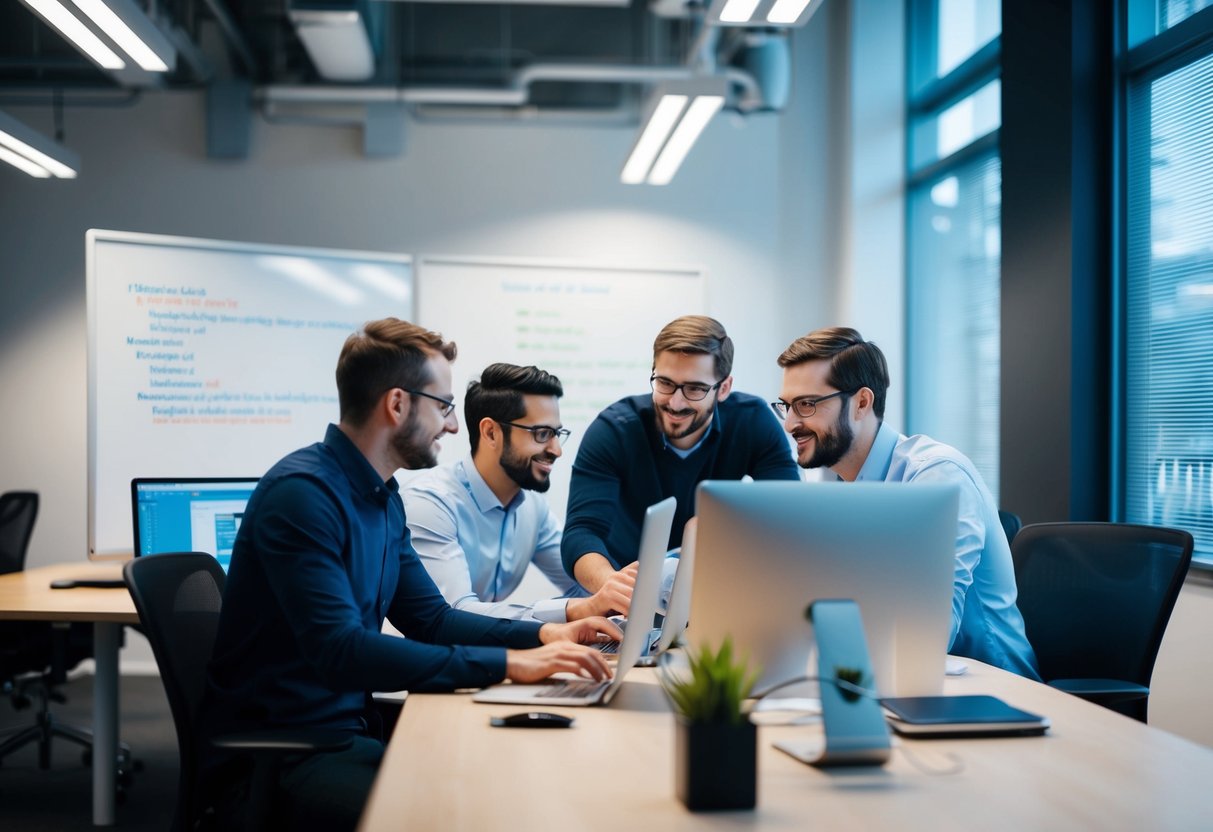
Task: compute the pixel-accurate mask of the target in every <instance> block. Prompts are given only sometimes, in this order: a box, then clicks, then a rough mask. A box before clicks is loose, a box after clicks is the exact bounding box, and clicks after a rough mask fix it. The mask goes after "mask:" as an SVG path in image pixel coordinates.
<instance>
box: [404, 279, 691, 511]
mask: <svg viewBox="0 0 1213 832" xmlns="http://www.w3.org/2000/svg"><path fill="white" fill-rule="evenodd" d="M417 281H418V283H417V302H418V312H419V314H420V316H421V322H422V323H423V324H425V325H426V326H427V327H430V328H431V329H436V330H438V331H440V332H442V333H443V335H444V336H446V337H447V338H448V339H450V340H453V341H455V342H456V344H457V345H458V347H459V355H458V357H457V358H456V360H455V364H454V368H453V369H454V392H455V398H456V400H457V401H458V403H459V413H460V419H459V422H460V425H459V429H460V434H459V435H458V436H454V437H447V438H446V439H444V440H443V445H442V452H441V454H440V456H439V460H440V462H449V461H452V460H455V459H459V458H461V457H463V456H466V455H467V454H468V452H469V445H468V440H467V436H466V433H465V431H466V430H467V429H468V428H467V426H466V425H464V424H463V396H464V392H465V391H466V390H467V384H468V381H470V380H472V379H475V378H478V377H479V375H480V371H481V370H483V369H484V368H485V367H486V366H488V365H489V364H492V363H494V362H497V361H505V362H509V363H511V364H521V365H529V364H533V365H535V366H537V367H539V368H540V369H543V370H547V371H548V372H550V373H554V374H555V375H556V376H558V377H559V378H560V381H561V383H562V384H563V386H564V397H563V398H562V399H561V401H560V415H561V419H562V421H563V422H564V425H565V427H567V428H569V429H571V430H572V431H573V435H572V436H571V437H570V438H569V440H568V441H567V442H566V443H565V447H564V456H563V458H562V459H560V460H559V461H558V462H557V463H556V466H555V467H554V468H553V471H552V487H551V489H550V491H549V492H548V494H547V499H548V503H549V504H550V505H551V507H552V510H553V511H554V512H555V513H556V514H557V516H559V517H564V510H565V503H566V502H567V500H568V483H569V476H570V472H571V469H572V466H573V459H574V457H575V456H576V454H577V448H578V444H579V442H580V440H581V437H582V436H583V435H584V433H585V429H586V428H587V427H589V424H590V422H592V421H593V420H594V417H595V416H597V415H598V413H599V411H601V410H602V409H603V408H604V407H606V406H607V405H609V404H611V403H612V402H614V401H616V400H617V399H620V398H622V397H624V396H630V395H634V394H637V393H648V392H649V375H650V369H651V367H652V364H653V339H654V338H655V337H656V336H657V333H658V332H659V331H660V330H661V328H662V327H663V326H665V325H666V324H667V323H669V322H670V321H672V320H673V319H674V318H677V317H679V316H680V315H697V314H703V311H704V305H705V298H704V280H703V275H702V273H701V271H700V270H698V269H691V268H687V269H677V268H665V269H663V268H644V267H634V266H608V265H593V264H585V263H567V262H547V261H542V260H512V259H489V258H470V257H469V258H459V257H421V258H419V260H418V267H417Z"/></svg>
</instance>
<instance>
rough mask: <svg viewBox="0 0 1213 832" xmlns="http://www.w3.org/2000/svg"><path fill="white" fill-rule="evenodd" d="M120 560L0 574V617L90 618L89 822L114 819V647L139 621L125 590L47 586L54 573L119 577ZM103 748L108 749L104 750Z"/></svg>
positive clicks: (104, 823) (101, 823) (105, 823)
mask: <svg viewBox="0 0 1213 832" xmlns="http://www.w3.org/2000/svg"><path fill="white" fill-rule="evenodd" d="M121 575H122V565H121V564H103V563H58V564H55V565H53V566H44V567H39V568H37V569H27V570H25V571H24V572H13V573H11V574H8V575H0V619H8V620H21V621H91V622H92V623H93V625H94V626H93V660H94V661H95V662H96V665H97V677H96V681H95V683H94V687H93V745H94V749H93V824H94V825H96V826H111V825H113V823H114V797H115V776H116V774H117V772H116V768H117V762H116V760H117V755H118V646H119V645H120V644H121V642H122V625H123V624H138V623H139V614H138V613H136V612H135V602H134V601H132V600H131V596H130V593H129V592H127V591H126V590H125V589H83V588H82V589H51V588H50V582H51V581H53V580H54V579H56V578H90V577H104V578H113V577H121ZM102 749H109V753H104V752H103V751H102Z"/></svg>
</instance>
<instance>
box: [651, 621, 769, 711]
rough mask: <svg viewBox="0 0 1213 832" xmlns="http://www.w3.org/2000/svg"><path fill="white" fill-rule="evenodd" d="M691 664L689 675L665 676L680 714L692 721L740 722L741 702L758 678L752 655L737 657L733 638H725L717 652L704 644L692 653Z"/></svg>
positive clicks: (663, 680)
mask: <svg viewBox="0 0 1213 832" xmlns="http://www.w3.org/2000/svg"><path fill="white" fill-rule="evenodd" d="M689 665H690V674H689V676H684V677H682V678H674V677H672V676H665V677H664V678H663V679H662V685H663V686H664V687H665V690H666V693H668V694H669V696H670V699H671V700H672V701H673V703H674V708H675V709H676V710H677V711H678V713H680V714H681V715H682V716H683V717H684V718H685V719H687V720H688V721H689V722H728V723H733V724H737V723H740V722H741V721H742V719H743V714H742V711H741V705H742V703H743V702H744V701H745V700H746V698H748V697H749V695H750V691H751V690H753V688H754V683H755V682H756V681H758V672H757V671H754V672H750V671H749V668H748V665H749V658H748V657H747V656H741V657H738V658H736V659H734V655H733V640H732V639H731V638H726V639H725V640H724V643H723V644H721V645H720V650H718V651H713V650H712V648H711V647H709V646H708V645H703V646H701V647H700V648H699V650H698V652H692V653H690V655H689Z"/></svg>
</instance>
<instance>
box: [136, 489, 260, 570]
mask: <svg viewBox="0 0 1213 832" xmlns="http://www.w3.org/2000/svg"><path fill="white" fill-rule="evenodd" d="M256 487H257V478H256V477H240V478H237V477H202V478H197V479H167V478H150V477H149V478H137V479H133V480H131V514H132V517H133V519H134V528H135V557H142V556H144V555H159V554H164V553H165V552H208V553H210V554H212V555H214V556H215V559H216V560H218V561H219V564H220V566H222V567H223V571H224V572H226V571H227V569H228V565H229V564H230V563H231V560H232V547H233V546H234V545H235V543H236V533H237V532H238V531H240V523H241V521H242V520H243V519H244V508H245V505H246V504H247V503H248V501H249V497H251V496H252V494H253V489H255V488H256Z"/></svg>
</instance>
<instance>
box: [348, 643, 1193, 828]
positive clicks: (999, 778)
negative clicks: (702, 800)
mask: <svg viewBox="0 0 1213 832" xmlns="http://www.w3.org/2000/svg"><path fill="white" fill-rule="evenodd" d="M966 662H968V664H969V672H968V674H967V675H965V676H961V677H956V678H949V679H948V680H947V682H946V683H945V692H947V693H950V694H961V693H991V694H994V695H997V696H1000V697H1002V698H1003V699H1005V700H1006V701H1008V702H1010V703H1011V704H1012V705H1015V706H1018V707H1020V708H1023V709H1025V710H1030V711H1035V712H1037V713H1041V714H1044V715H1046V716H1048V717H1049V718H1050V719H1051V721H1052V728H1051V729H1050V731H1049V733H1048V734H1046V735H1045V736H1043V737H1013V738H1003V739H965V740H913V741H909V740H896V741H895V742H896V743H897V746H898V747H897V749H896V750H895V751H894V755H893V758H892V760H891V761H890V762H889V763H888V764H887V765H886V766H885V767H884V768H864V769H850V770H848V769H832V770H818V769H815V768H812V767H810V766H807V765H804V764H803V763H800V762H797V761H795V760H793V759H792V758H791V757H789V756H787V755H785V754H784V753H782V752H780V751H777V750H776V749H774V748H772V747H771V743H772V741H774V740H778V739H802V738H807V737H811V736H814V735H818V736H819V735H820V728H819V727H817V726H764V727H762V728H761V729H760V730H759V738H758V742H759V760H758V765H759V774H758V780H759V782H758V806H757V808H756V809H755V810H754V811H752V812H732V813H723V814H721V813H695V814H692V813H690V812H687V811H686V810H685V809H684V808H683V806H682V804H681V803H679V802H678V800H677V798H676V797H675V796H674V762H673V760H674V749H673V733H674V732H673V717H672V716H671V714H670V712H669V710H668V707H667V705H666V702H665V699H664V697H663V695H662V693H661V691H660V689H659V688H658V687H657V685H656V683H655V682H656V679H655V674H654V672H653V671H649V670H642V669H636V670H633V671H632V672H631V674H629V676H628V679H627V681H626V682H625V684H624V686H623V688H622V690H621V691H620V693H619V695H618V696H617V697H616V698H615V700H614V701H613V702H612V703H611V704H610V706H608V707H605V708H603V707H594V708H551V709H550V710H553V711H558V712H560V713H564V714H567V715H569V716H573V717H575V718H576V723H575V725H574V726H573V728H571V729H568V730H533V729H502V728H490V727H489V725H488V721H489V717H490V716H494V715H502V714H507V713H514V712H517V711H522V710H528V708H523V707H512V706H495V705H480V704H476V703H473V702H472V701H471V699H470V697H469V696H466V695H461V694H413V695H411V696H410V697H409V698H408V701H407V703H406V704H405V706H404V710H403V712H402V713H401V717H400V722H399V723H398V725H397V727H396V730H395V733H394V735H393V737H392V741H391V743H390V744H389V745H388V749H387V755H386V757H385V759H384V763H383V767H382V768H381V770H380V773H379V777H378V779H377V780H376V782H375V787H374V790H373V791H372V793H371V798H370V801H369V803H368V805H367V810H366V812H365V814H364V815H363V818H362V824H361V827H360V828H361V829H362V830H363V832H377V830H400V829H424V830H429V829H444V830H446V829H453V830H463V829H466V830H475V831H476V832H484V831H485V830H497V829H503V830H504V829H508V830H565V829H577V830H583V829H584V830H604V831H605V830H611V832H621V830H649V829H660V830H679V829H704V828H708V829H713V828H729V829H732V828H743V827H744V828H751V827H753V828H761V829H788V830H792V829H795V830H804V829H808V828H818V829H844V830H852V829H925V830H931V832H938V830H949V829H956V830H964V832H973V830H976V829H981V830H986V829H1008V830H1012V829H1013V830H1042V829H1098V830H1109V829H1126V830H1138V829H1151V830H1158V829H1176V830H1194V829H1208V828H1210V824H1211V823H1213V820H1211V819H1213V750H1210V749H1207V748H1205V747H1203V746H1199V745H1196V744H1194V743H1191V742H1188V741H1187V740H1183V739H1180V738H1178V737H1175V736H1173V735H1171V734H1167V733H1165V732H1163V731H1160V730H1157V729H1153V728H1149V727H1147V726H1145V725H1142V724H1140V723H1138V722H1134V721H1133V720H1130V719H1128V718H1126V717H1123V716H1120V715H1118V714H1115V713H1113V712H1111V711H1108V710H1105V709H1103V708H1100V707H1097V706H1095V705H1091V704H1089V703H1087V702H1083V701H1081V700H1079V699H1077V698H1075V697H1072V696H1069V695H1067V694H1064V693H1061V692H1059V691H1055V690H1053V689H1051V688H1048V687H1046V686H1045V685H1039V684H1036V683H1034V682H1029V681H1028V680H1026V679H1021V678H1019V677H1017V676H1014V675H1012V674H1009V673H1005V672H1003V671H1001V670H997V669H995V668H992V667H988V666H986V665H983V664H980V663H979V662H973V661H969V660H966ZM908 755H913V758H914V759H913V760H911V759H910V757H909V756H908ZM915 761H917V763H918V765H915ZM954 762H956V763H959V765H960V771H959V772H957V773H953V774H943V773H934V774H933V773H928V772H926V771H923V770H921V768H926V769H928V770H935V771H942V770H946V769H948V768H950V767H952V766H953V763H954Z"/></svg>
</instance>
